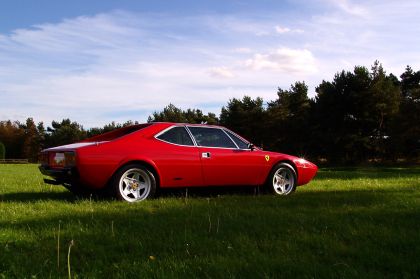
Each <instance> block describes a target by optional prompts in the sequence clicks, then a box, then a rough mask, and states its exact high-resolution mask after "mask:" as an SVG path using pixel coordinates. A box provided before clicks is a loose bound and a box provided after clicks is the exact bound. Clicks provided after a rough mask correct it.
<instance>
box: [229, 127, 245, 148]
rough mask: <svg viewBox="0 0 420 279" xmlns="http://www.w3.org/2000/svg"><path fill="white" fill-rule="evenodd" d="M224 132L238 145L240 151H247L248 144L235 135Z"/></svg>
mask: <svg viewBox="0 0 420 279" xmlns="http://www.w3.org/2000/svg"><path fill="white" fill-rule="evenodd" d="M225 131H226V133H228V134H229V136H230V137H231V138H232V139H233V141H234V142H235V143H236V144H237V145H238V147H239V148H240V149H248V143H247V142H246V141H244V140H242V139H241V138H239V137H238V136H237V135H235V134H234V133H232V132H231V131H229V130H225Z"/></svg>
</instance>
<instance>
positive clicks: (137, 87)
mask: <svg viewBox="0 0 420 279" xmlns="http://www.w3.org/2000/svg"><path fill="white" fill-rule="evenodd" d="M299 2H300V1H297V3H299ZM314 3H315V4H314ZM319 3H322V4H324V5H319ZM331 3H333V2H332V0H314V1H309V2H308V3H307V5H309V7H310V5H316V6H317V9H310V10H311V11H313V10H316V13H315V12H314V13H313V14H303V15H301V14H300V13H294V12H290V13H291V14H290V15H285V14H277V12H273V14H264V16H262V15H261V16H259V17H258V18H256V17H255V18H251V17H249V16H245V15H240V14H236V15H229V16H224V15H214V14H213V15H196V16H182V17H181V16H175V15H171V14H142V13H140V14H137V13H129V12H111V13H105V14H99V15H95V16H83V17H77V18H72V19H67V20H63V21H62V22H59V23H56V24H51V23H48V24H40V25H37V26H33V27H31V28H26V29H20V30H15V31H12V32H10V33H9V34H0V103H1V104H2V109H1V110H0V119H13V120H15V119H16V120H24V119H25V117H28V116H32V117H34V118H35V120H36V121H41V120H42V121H45V122H47V123H49V122H50V121H51V120H53V119H55V120H58V119H60V118H64V117H65V118H67V117H69V118H71V119H72V120H76V121H78V122H80V123H83V124H84V125H85V126H87V127H91V126H96V125H102V124H105V123H108V122H110V121H113V120H114V121H119V122H123V121H126V120H128V119H132V120H138V121H145V120H146V119H147V116H148V115H149V114H150V113H152V112H153V111H155V110H160V109H162V108H163V107H164V106H166V105H167V104H168V103H170V102H171V103H174V104H175V105H178V106H181V107H183V108H188V107H196V108H200V109H203V110H204V111H206V110H210V111H213V112H216V113H218V112H219V109H220V107H221V106H222V105H225V104H226V102H227V101H228V100H229V99H230V98H232V97H237V98H241V97H242V96H243V95H244V94H246V95H250V96H252V97H256V96H261V97H263V98H264V99H265V100H270V99H274V98H276V90H277V87H279V86H280V87H282V88H288V87H289V85H290V84H291V83H293V82H295V81H296V80H305V81H306V82H307V84H308V85H309V88H310V89H309V90H310V91H309V94H310V96H314V94H315V93H314V90H313V89H314V88H315V86H317V85H318V84H319V83H320V82H321V81H322V80H323V79H326V80H331V79H332V78H333V75H334V73H335V72H337V71H339V70H341V69H342V68H343V67H345V68H346V69H350V70H351V68H352V67H353V66H354V65H366V66H369V65H370V64H371V63H372V62H373V61H374V60H375V59H379V60H380V61H381V62H383V63H384V67H385V70H388V71H392V72H394V74H396V75H399V74H401V72H402V71H403V69H404V67H405V65H407V64H410V65H411V66H412V67H413V68H414V69H419V68H420V58H419V57H420V52H419V49H418V47H417V46H418V45H420V37H418V36H413V34H418V33H419V32H420V24H418V22H419V20H418V12H417V11H418V10H419V9H420V2H418V1H417V0H407V1H403V2H401V1H400V2H389V1H388V2H386V1H385V2H383V1H376V0H373V1H369V2H357V4H355V2H353V1H352V2H350V1H342V0H341V1H340V2H334V3H333V4H331ZM325 4H326V5H325ZM373 11H374V12H373ZM364 15H367V16H364ZM279 18H281V20H282V22H281V25H279ZM276 27H278V28H276ZM296 27H299V28H302V29H297V28H296ZM276 29H279V30H280V31H283V33H281V32H280V33H278V31H279V30H276ZM287 30H288V31H287ZM303 30H305V32H303ZM292 33H300V34H299V36H291V35H290V34H292ZM262 35H264V36H262ZM279 46H282V47H279ZM247 58H248V59H247Z"/></svg>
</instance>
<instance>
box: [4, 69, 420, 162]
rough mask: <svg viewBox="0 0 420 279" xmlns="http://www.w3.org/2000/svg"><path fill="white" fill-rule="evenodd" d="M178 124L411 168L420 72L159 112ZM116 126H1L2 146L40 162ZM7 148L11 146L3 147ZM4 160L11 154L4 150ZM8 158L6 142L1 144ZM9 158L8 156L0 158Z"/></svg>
mask: <svg viewBox="0 0 420 279" xmlns="http://www.w3.org/2000/svg"><path fill="white" fill-rule="evenodd" d="M153 121H170V122H185V123H208V124H220V125H223V126H226V127H228V128H231V129H232V130H234V131H236V132H238V133H239V134H241V135H243V136H244V137H246V138H248V139H250V140H251V141H253V142H254V143H255V144H257V145H261V146H263V148H264V149H269V150H273V151H281V152H285V153H290V154H295V155H298V156H304V157H306V158H310V159H311V160H314V161H316V162H326V163H329V164H348V163H361V162H380V163H383V162H386V161H390V162H398V161H403V162H411V163H413V162H414V163H417V162H418V161H419V158H420V71H413V69H411V68H410V67H409V66H407V68H406V69H405V71H404V73H402V74H401V75H400V78H397V77H396V76H394V75H393V74H387V73H386V72H385V71H384V69H383V68H382V66H381V64H380V63H379V62H377V61H376V62H375V63H374V65H373V66H372V67H371V68H370V69H368V68H367V67H362V66H356V67H355V68H354V70H353V71H341V72H338V73H337V74H336V75H335V76H334V78H333V80H332V81H322V83H321V84H320V85H319V86H318V87H317V88H316V96H315V97H314V98H312V99H311V98H309V97H308V87H307V85H306V84H305V82H296V83H295V84H293V85H292V86H291V87H290V88H289V89H282V88H279V89H278V91H277V97H276V99H275V100H273V101H269V102H264V100H263V99H262V98H259V97H257V98H255V99H253V98H251V97H248V96H245V97H243V98H242V99H236V98H233V99H231V100H230V101H229V102H228V103H227V105H226V106H224V107H223V108H222V111H221V113H220V115H219V116H218V117H217V116H216V114H214V113H207V114H204V113H203V112H202V111H201V110H199V109H187V110H182V109H180V108H177V107H176V106H174V105H173V104H169V105H168V106H167V107H165V108H164V109H163V110H162V111H158V112H154V113H153V114H152V115H151V116H149V118H148V122H153ZM134 123H135V122H131V121H129V122H126V123H124V124H116V123H114V122H113V123H111V124H108V125H106V126H104V127H102V128H92V129H88V130H85V129H83V127H82V126H81V125H80V124H78V123H76V122H72V121H70V120H69V119H65V120H62V121H61V122H56V121H53V122H52V125H51V127H48V128H44V125H43V123H42V122H41V123H38V124H35V123H34V121H33V119H32V118H28V119H27V121H26V123H19V122H11V121H2V122H0V142H2V143H3V145H4V147H5V151H6V152H5V154H6V157H7V158H29V159H30V160H32V161H36V159H37V154H38V152H39V151H40V150H41V149H42V148H45V147H50V146H56V145H60V144H66V143H71V142H75V141H78V140H82V139H84V138H86V137H90V136H93V135H97V134H100V133H103V132H106V131H111V130H113V129H116V128H119V127H122V126H126V125H131V124H134ZM3 149H4V148H3ZM3 154H4V152H3ZM0 156H2V144H1V143H0ZM0 158H1V157H0Z"/></svg>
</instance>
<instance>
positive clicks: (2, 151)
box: [0, 141, 6, 159]
mask: <svg viewBox="0 0 420 279" xmlns="http://www.w3.org/2000/svg"><path fill="white" fill-rule="evenodd" d="M5 158H6V147H5V146H4V144H3V143H2V142H1V141H0V159H5Z"/></svg>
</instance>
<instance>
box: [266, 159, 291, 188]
mask: <svg viewBox="0 0 420 279" xmlns="http://www.w3.org/2000/svg"><path fill="white" fill-rule="evenodd" d="M296 183H297V179H296V172H295V170H294V169H293V167H292V166H291V165H289V164H287V163H280V164H277V165H276V166H275V167H274V168H273V170H272V171H271V173H270V176H269V177H268V181H267V184H268V185H267V186H268V188H269V189H270V190H271V192H273V193H274V194H275V195H279V196H287V195H289V194H291V193H293V192H294V191H295V190H296Z"/></svg>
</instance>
